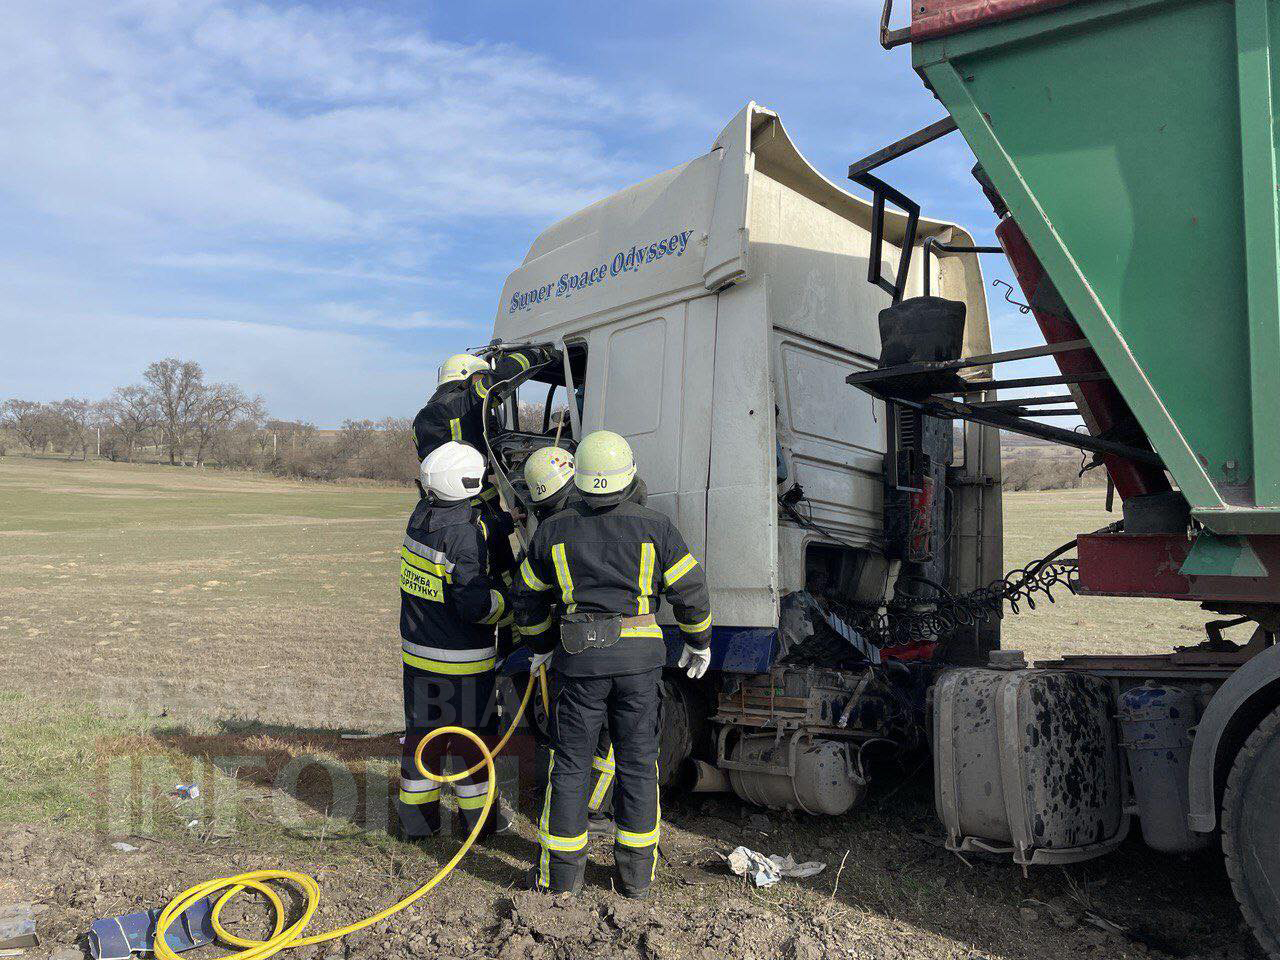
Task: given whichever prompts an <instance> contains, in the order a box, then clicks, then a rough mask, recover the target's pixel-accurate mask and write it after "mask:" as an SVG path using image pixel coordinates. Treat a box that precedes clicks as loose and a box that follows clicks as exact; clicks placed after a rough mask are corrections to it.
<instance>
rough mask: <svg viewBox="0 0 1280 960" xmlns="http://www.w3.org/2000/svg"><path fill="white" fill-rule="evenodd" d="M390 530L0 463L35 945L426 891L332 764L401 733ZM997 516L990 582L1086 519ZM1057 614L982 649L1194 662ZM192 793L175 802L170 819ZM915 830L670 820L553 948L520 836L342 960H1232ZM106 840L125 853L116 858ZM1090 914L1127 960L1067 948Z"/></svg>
mask: <svg viewBox="0 0 1280 960" xmlns="http://www.w3.org/2000/svg"><path fill="white" fill-rule="evenodd" d="M413 502H414V494H413V492H412V491H411V490H396V489H391V488H387V487H378V486H364V487H358V486H329V485H318V484H297V483H291V482H281V481H276V480H272V479H269V478H264V477H259V476H252V475H239V474H224V473H214V472H196V471H191V470H187V469H171V468H166V467H157V466H131V465H127V464H112V463H96V462H91V463H88V464H82V463H78V462H66V461H60V460H41V459H29V458H15V457H8V458H0V663H3V665H4V666H3V674H2V675H0V903H4V902H7V901H12V900H31V899H35V900H40V901H43V902H46V903H50V904H53V905H55V906H56V907H57V908H58V909H57V910H56V911H54V917H55V918H54V919H53V920H52V921H50V928H49V929H50V931H51V936H52V938H53V940H54V941H55V942H56V941H58V940H61V941H62V942H70V941H71V940H72V939H74V937H75V936H76V935H77V931H82V930H83V929H84V926H85V924H86V923H87V920H88V919H91V918H92V917H93V916H102V915H107V914H109V913H118V912H125V911H126V910H130V909H141V908H144V907H146V906H156V905H159V904H161V903H163V902H164V901H165V900H166V899H167V898H168V897H169V896H171V895H172V894H173V893H175V892H176V891H177V890H178V889H180V886H179V885H180V884H182V885H185V883H191V882H195V881H197V880H199V879H203V878H205V877H208V876H214V875H219V874H225V873H227V872H231V871H234V870H241V869H248V868H252V867H258V866H262V865H266V864H276V863H279V864H284V865H289V866H292V867H297V868H302V869H308V870H312V872H314V871H315V870H316V869H317V868H318V869H319V871H320V874H321V876H320V879H321V883H322V885H323V886H324V888H325V894H324V895H325V903H326V906H325V908H324V910H323V911H322V918H323V919H326V920H327V919H337V918H338V917H343V916H345V917H354V916H357V915H359V914H360V913H361V911H365V910H371V909H372V908H374V907H376V906H378V905H380V904H382V903H385V902H389V901H390V899H392V898H393V897H394V896H397V895H398V894H400V893H402V892H404V890H406V889H409V888H411V887H412V886H413V885H414V883H413V881H414V880H416V879H420V878H422V877H425V876H427V875H429V874H430V872H431V871H432V870H433V869H434V866H435V865H436V864H438V863H439V862H440V860H441V855H443V856H444V857H447V856H448V855H449V854H450V853H451V852H452V847H451V846H446V847H442V848H440V849H439V850H431V849H428V850H422V849H418V848H414V847H406V846H405V845H402V844H398V843H395V842H393V841H391V840H389V839H388V838H387V837H386V836H385V835H384V833H383V830H382V829H381V828H382V827H383V826H385V817H386V798H387V796H388V795H389V791H390V788H391V784H392V782H393V776H394V763H393V762H392V759H391V758H392V756H393V755H394V753H395V750H396V746H395V741H394V740H393V739H386V738H384V739H382V740H372V741H354V742H352V741H342V740H340V739H339V738H338V736H337V731H338V730H341V729H345V728H354V729H358V730H371V731H387V730H396V729H398V728H399V725H400V667H399V658H398V656H397V649H398V645H399V639H398V630H397V615H398V593H397V588H396V580H397V562H396V547H397V545H398V542H399V539H400V536H401V534H402V531H403V526H404V522H405V518H406V515H407V513H408V511H409V510H410V508H411V507H412V505H413ZM1005 505H1006V515H1005V530H1006V544H1007V547H1006V550H1007V552H1006V565H1007V566H1014V565H1021V564H1024V563H1026V562H1028V561H1029V560H1032V559H1034V558H1035V557H1038V556H1040V555H1041V554H1042V553H1044V552H1045V551H1046V550H1047V549H1049V548H1050V547H1052V546H1056V545H1057V544H1058V543H1061V542H1062V541H1064V540H1066V539H1067V538H1068V537H1069V536H1071V535H1072V534H1074V533H1076V532H1079V531H1084V530H1091V529H1095V528H1097V527H1100V526H1102V525H1103V524H1105V523H1106V522H1108V520H1109V519H1110V518H1109V517H1108V516H1107V515H1106V514H1105V513H1104V512H1103V511H1102V509H1101V492H1100V491H1094V490H1085V491H1067V492H1054V493H1045V494H1038V493H1019V494H1010V495H1006V498H1005ZM1059 599H1060V602H1059V603H1057V604H1054V605H1052V606H1049V607H1043V606H1042V607H1041V608H1040V609H1038V610H1037V611H1035V612H1032V613H1028V614H1025V615H1023V616H1020V617H1010V618H1007V619H1006V620H1005V645H1006V646H1012V647H1019V648H1021V649H1024V650H1026V651H1027V652H1028V656H1029V657H1030V658H1046V657H1052V656H1059V655H1061V654H1063V653H1079V652H1088V651H1097V652H1101V651H1115V652H1156V651H1161V650H1168V649H1170V648H1171V647H1172V646H1174V645H1177V644H1191V643H1196V642H1198V641H1199V639H1200V634H1199V632H1198V631H1199V624H1200V622H1201V621H1202V618H1201V617H1200V615H1199V612H1198V611H1197V610H1195V609H1194V607H1188V606H1187V605H1178V604H1174V603H1164V602H1158V601H1128V600H1102V599H1093V598H1074V597H1069V596H1066V595H1065V594H1064V595H1062V596H1060V598H1059ZM353 774H354V775H353ZM189 780H196V781H199V782H200V783H201V785H202V787H203V789H204V791H205V796H204V797H203V798H201V800H200V801H197V802H191V803H183V802H176V801H172V800H170V799H168V798H166V796H165V794H166V793H167V792H168V790H170V789H172V787H173V784H174V783H175V782H177V781H184V782H185V781H189ZM282 784H283V786H282ZM930 807H931V802H930V798H929V796H928V794H927V786H926V787H925V788H924V792H923V793H922V792H921V791H919V790H916V789H914V788H911V787H908V788H907V789H904V790H902V791H901V792H900V793H897V794H896V795H894V796H890V797H887V798H885V799H884V800H882V801H877V802H876V803H874V804H873V805H872V806H871V807H870V808H868V809H866V810H864V811H862V812H859V813H857V814H855V815H851V816H849V817H846V818H842V819H841V820H839V821H818V820H812V819H798V818H791V817H783V816H778V815H774V816H773V817H772V820H771V823H772V824H773V826H772V827H771V828H770V829H769V830H766V831H765V832H764V833H760V832H754V833H753V832H752V831H750V830H744V828H743V827H742V823H743V821H744V820H745V818H746V817H747V816H748V815H749V814H750V813H751V812H752V811H751V810H750V809H749V808H744V807H743V806H741V805H740V804H738V802H737V801H735V800H732V799H728V798H714V799H710V800H699V801H696V802H695V801H689V802H676V803H673V805H672V808H671V809H669V810H668V811H666V812H665V813H666V816H665V818H664V819H666V820H667V821H668V822H669V824H670V826H669V828H668V827H664V831H667V832H664V850H665V851H666V853H667V856H668V858H669V859H668V860H667V861H664V865H663V868H662V871H661V880H660V883H659V896H658V899H657V902H656V903H655V904H654V905H653V906H652V907H648V908H645V909H647V910H648V911H649V912H648V913H646V914H645V915H644V920H643V923H640V925H639V927H637V928H636V929H634V930H628V931H624V930H623V929H622V927H623V925H621V924H619V923H618V922H617V919H616V918H617V916H618V915H616V914H613V913H610V912H609V911H610V910H613V909H614V907H613V906H612V905H611V904H612V903H613V902H614V901H613V900H612V898H610V897H609V896H608V893H607V890H606V889H602V888H601V887H600V883H602V882H603V883H605V884H606V885H607V880H601V878H600V874H599V873H598V872H597V874H595V875H594V876H595V877H596V879H595V881H594V883H595V892H594V893H592V895H591V897H589V898H588V904H589V909H588V912H587V914H586V915H585V919H583V917H582V916H579V915H577V914H572V915H570V914H568V913H566V914H565V915H564V917H561V918H560V919H562V920H565V922H566V923H567V927H566V930H567V931H568V932H564V931H562V932H560V933H557V932H556V931H555V930H553V929H550V928H547V927H546V921H545V918H537V919H534V918H531V911H532V912H533V913H535V914H536V913H538V911H540V910H541V908H540V907H539V906H538V905H537V903H536V902H534V901H529V900H527V899H522V898H523V897H525V896H526V895H518V896H516V897H515V898H514V899H511V900H510V901H508V900H505V899H503V898H504V897H506V896H508V895H509V891H510V888H511V886H512V884H513V883H514V881H515V878H516V877H518V875H519V872H520V871H521V869H522V867H523V865H524V864H525V863H527V862H528V858H529V856H530V853H531V852H532V850H533V841H532V839H531V837H532V830H531V827H530V826H529V824H528V822H527V821H524V820H522V821H521V828H520V831H519V833H518V835H516V836H512V837H507V838H502V839H500V840H499V841H496V842H495V843H494V844H493V845H491V846H490V847H487V848H486V849H485V850H484V851H483V852H480V853H478V854H476V855H475V856H474V857H472V858H469V859H468V861H466V864H465V869H464V870H463V871H460V872H459V873H458V874H457V875H455V877H454V878H451V879H450V880H449V882H448V886H447V888H445V889H447V890H448V891H449V893H448V895H447V896H445V897H442V898H438V899H436V900H434V901H433V906H431V907H429V908H423V909H422V911H420V912H419V913H417V914H415V916H414V917H413V918H410V919H406V920H405V922H404V923H402V924H397V925H392V926H390V927H385V926H384V927H383V928H381V929H379V930H377V931H375V932H374V933H373V934H372V935H370V936H369V937H367V938H366V939H364V940H362V941H358V942H357V943H356V944H355V945H354V946H352V947H351V948H350V949H349V952H348V953H347V954H345V955H346V956H350V957H361V956H368V957H375V956H376V957H383V956H400V955H403V956H405V957H420V956H423V955H425V954H427V953H431V952H436V953H439V954H441V955H451V954H452V955H459V956H461V955H478V956H484V955H493V956H498V955H501V956H502V957H503V958H519V957H543V956H545V957H550V956H552V955H556V956H561V955H571V954H572V953H573V952H574V951H575V950H590V951H592V952H594V953H596V954H597V955H600V956H613V955H619V956H633V957H634V956H673V957H674V956H724V955H726V954H728V955H745V954H748V953H749V954H751V955H755V956H761V957H769V956H775V955H779V956H787V957H808V956H818V955H821V954H813V953H811V952H808V951H810V948H809V946H807V944H809V943H811V942H816V943H820V944H826V945H830V944H833V943H836V944H840V945H841V946H840V950H839V951H837V952H836V953H835V954H831V953H828V955H841V956H849V957H867V958H871V957H882V956H892V957H906V958H912V960H915V958H926V957H927V958H941V957H964V958H971V957H986V956H990V957H997V956H999V957H1037V958H1039V957H1055V958H1056V957H1063V958H1065V957H1075V956H1080V955H1096V956H1100V957H1101V956H1106V957H1115V956H1138V955H1140V954H1141V953H1145V952H1147V951H1148V950H1150V949H1152V948H1153V947H1152V944H1156V943H1158V942H1159V937H1160V936H1164V937H1165V938H1166V941H1167V939H1168V937H1169V936H1174V937H1175V939H1177V938H1182V939H1183V940H1185V941H1187V942H1188V943H1192V944H1195V948H1194V949H1195V951H1196V952H1195V953H1194V955H1195V956H1216V957H1222V958H1226V957H1242V956H1252V955H1253V954H1252V953H1250V948H1249V946H1248V943H1249V940H1248V938H1247V936H1245V935H1244V934H1243V933H1242V932H1241V931H1240V929H1239V925H1238V918H1237V915H1236V913H1235V909H1234V905H1233V904H1232V903H1231V900H1230V896H1229V893H1228V892H1227V891H1226V888H1225V884H1224V883H1223V881H1222V878H1221V876H1220V874H1221V870H1220V867H1219V866H1217V864H1216V862H1215V861H1214V860H1213V859H1212V858H1208V859H1203V858H1202V859H1201V860H1199V861H1192V862H1179V861H1168V860H1163V859H1160V858H1157V857H1155V855H1153V854H1149V853H1147V852H1146V851H1145V850H1144V849H1143V848H1141V846H1140V845H1138V844H1137V843H1136V842H1135V843H1134V844H1131V846H1130V847H1127V848H1126V851H1127V852H1126V854H1125V855H1124V856H1123V857H1113V858H1111V859H1109V860H1106V861H1099V862H1098V863H1096V864H1089V865H1084V866H1081V867H1079V868H1073V870H1072V871H1071V872H1058V871H1053V872H1049V871H1038V872H1036V873H1033V874H1032V876H1031V877H1029V878H1022V877H1021V876H1020V875H1019V874H1018V872H1017V871H1015V870H1014V869H1013V868H1012V867H1011V866H1010V865H1009V864H1008V863H1007V862H993V863H984V862H981V861H978V862H976V863H967V862H966V863H961V862H960V861H958V860H956V859H955V858H953V857H951V856H950V855H949V854H945V853H944V852H943V851H941V850H940V849H938V847H937V845H936V842H935V840H934V839H933V838H936V835H937V827H936V823H935V821H934V820H933V816H932V812H931V809H930ZM122 838H123V839H127V840H128V841H129V842H130V843H132V844H133V845H136V846H139V847H140V848H141V849H140V850H138V851H135V852H129V853H125V852H120V851H116V850H114V849H113V848H112V847H111V845H110V844H111V843H112V842H118V841H120V840H121V839H122ZM739 842H742V843H748V844H749V845H752V846H755V847H757V848H758V849H767V852H793V853H795V854H796V856H797V858H798V859H822V860H824V861H827V862H829V864H830V867H831V870H829V871H828V872H827V873H826V874H824V875H822V876H820V877H818V878H814V879H813V880H811V881H804V882H803V883H787V884H784V885H781V886H779V887H776V888H772V889H770V890H768V891H751V890H748V889H747V888H745V887H743V886H742V885H741V882H740V881H738V880H736V879H735V878H731V877H727V876H725V875H724V872H723V868H720V867H716V866H715V865H714V864H715V861H714V856H713V853H712V851H722V852H723V851H724V850H727V849H729V848H731V847H732V846H733V845H735V844H736V843H739ZM845 851H847V853H846V852H845ZM842 853H844V856H843V857H842V856H841V854H842ZM597 859H600V858H599V857H597ZM605 859H607V854H606V855H605ZM709 864H710V866H709ZM1169 864H1173V866H1172V867H1170V866H1169ZM837 865H842V866H843V867H844V870H843V872H842V874H840V876H843V886H842V885H841V882H842V881H841V880H840V879H839V877H838V876H837ZM1205 877H1211V879H1210V880H1208V881H1206V880H1205ZM833 881H835V886H834V887H833ZM1104 888H1105V890H1104ZM1193 899H1194V900H1195V901H1196V902H1197V904H1198V910H1197V912H1195V913H1194V915H1193V914H1191V913H1190V912H1189V911H1186V910H1185V909H1184V907H1185V905H1186V904H1187V903H1189V902H1191V901H1192V900H1193ZM1027 901H1031V902H1033V903H1038V904H1040V907H1036V908H1028V909H1030V910H1031V913H1032V914H1034V915H1036V916H1038V917H1039V918H1040V919H1038V920H1034V921H1031V920H1028V919H1027V917H1028V914H1027V912H1026V911H1020V905H1021V906H1025V905H1026V903H1027ZM940 902H945V903H946V904H947V910H946V911H943V912H939V910H938V909H937V904H938V903H940ZM1045 904H1053V905H1054V906H1053V907H1052V909H1050V908H1047V907H1045ZM1103 904H1105V907H1103V906H1102V905H1103ZM1117 904H1123V906H1118V905H1117ZM1086 905H1091V907H1092V908H1093V909H1098V910H1100V912H1102V913H1104V915H1108V916H1112V917H1113V918H1115V917H1117V916H1118V918H1119V919H1123V920H1124V921H1125V922H1126V923H1129V924H1131V925H1132V929H1134V930H1138V931H1141V930H1147V931H1150V932H1151V936H1150V937H1149V938H1148V937H1145V935H1144V936H1143V937H1139V939H1146V940H1147V941H1148V942H1147V943H1146V944H1143V943H1138V942H1135V941H1134V940H1132V939H1126V938H1120V939H1117V938H1115V937H1109V936H1108V935H1104V934H1101V933H1100V932H1099V931H1097V930H1094V929H1092V928H1086V927H1085V926H1084V925H1083V924H1081V923H1080V922H1079V920H1078V917H1079V916H1081V915H1082V912H1083V910H1084V908H1085V906H1086ZM1064 911H1065V913H1066V914H1068V915H1069V916H1068V919H1067V921H1063V922H1062V923H1059V922H1058V921H1059V920H1060V919H1061V915H1062V914H1063V912H1064ZM552 913H553V914H555V916H559V914H558V913H556V912H555V911H553V912H552ZM1050 917H1052V918H1053V920H1052V922H1050V920H1049V918H1050ZM610 918H613V919H610ZM1073 918H1074V919H1073ZM1224 918H1225V919H1224ZM261 919H262V918H261V917H258V922H261ZM253 920H254V914H253V911H249V915H248V916H247V922H252V921H253ZM540 923H541V924H543V927H542V928H539V926H538V924H540ZM1064 923H1065V924H1066V925H1065V926H1064V925H1063V924H1064ZM1224 925H1225V926H1224ZM553 926H554V924H553ZM459 930H464V931H470V932H469V933H465V934H460V933H458V931H459ZM584 931H585V932H584ZM646 938H647V939H646ZM526 941H527V942H526ZM513 944H514V946H513ZM726 945H728V946H726ZM556 951H560V952H556ZM565 951H568V952H565ZM343 955H344V954H343V953H341V952H339V953H336V954H333V953H330V954H327V956H330V957H338V956H343Z"/></svg>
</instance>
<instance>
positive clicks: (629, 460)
mask: <svg viewBox="0 0 1280 960" xmlns="http://www.w3.org/2000/svg"><path fill="white" fill-rule="evenodd" d="M635 477H636V459H635V456H634V455H633V454H632V453H631V444H629V443H627V441H626V440H625V439H623V438H622V437H620V436H619V435H618V434H616V433H614V432H613V431H612V430H597V431H595V432H594V433H589V434H587V435H586V436H585V437H584V438H583V439H582V442H581V443H580V444H578V459H577V463H576V464H575V465H574V469H573V482H574V484H575V485H576V486H577V488H578V489H579V490H581V491H582V492H583V493H586V494H592V495H595V496H602V495H605V494H610V493H622V492H623V491H625V490H626V489H627V487H629V486H631V481H632V480H634V479H635Z"/></svg>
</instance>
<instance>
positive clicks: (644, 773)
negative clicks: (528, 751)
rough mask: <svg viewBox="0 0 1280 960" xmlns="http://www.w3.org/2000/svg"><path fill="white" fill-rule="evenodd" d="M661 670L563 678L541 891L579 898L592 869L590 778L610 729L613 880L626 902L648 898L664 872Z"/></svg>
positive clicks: (544, 821)
mask: <svg viewBox="0 0 1280 960" xmlns="http://www.w3.org/2000/svg"><path fill="white" fill-rule="evenodd" d="M661 680H662V669H661V668H657V669H655V670H648V671H645V672H644V673H636V674H628V675H626V676H611V677H560V682H559V684H558V686H559V693H558V695H557V697H556V702H555V707H554V716H553V722H552V724H551V739H552V744H551V759H550V770H549V772H548V778H547V790H546V796H545V797H544V800H543V807H542V816H541V818H540V820H539V823H538V844H539V848H540V849H539V852H538V864H537V867H538V870H537V874H538V876H537V885H538V886H539V887H541V888H544V889H547V890H550V891H551V892H553V893H563V892H565V891H578V890H580V889H581V888H582V875H583V870H584V869H585V867H586V862H587V842H588V833H587V810H588V805H589V802H590V800H591V797H590V792H591V773H592V769H593V762H592V761H593V760H594V759H595V753H596V749H597V745H598V744H599V739H600V732H601V729H602V728H603V727H604V725H605V724H606V723H607V724H608V729H609V732H610V734H611V735H612V739H613V752H614V767H615V780H614V784H613V788H614V795H613V815H614V821H615V823H616V824H617V831H616V834H615V836H614V847H613V861H614V875H615V880H616V882H617V885H618V889H619V890H620V892H622V893H623V894H624V895H626V896H633V897H634V896H641V895H643V894H644V893H645V892H646V891H647V890H648V889H649V884H650V882H651V881H652V880H653V875H654V871H655V870H656V869H657V858H658V836H659V824H660V820H661V816H662V812H661V809H660V805H659V801H658V724H659V716H660V712H661V711H660V705H661V700H662V693H661Z"/></svg>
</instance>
